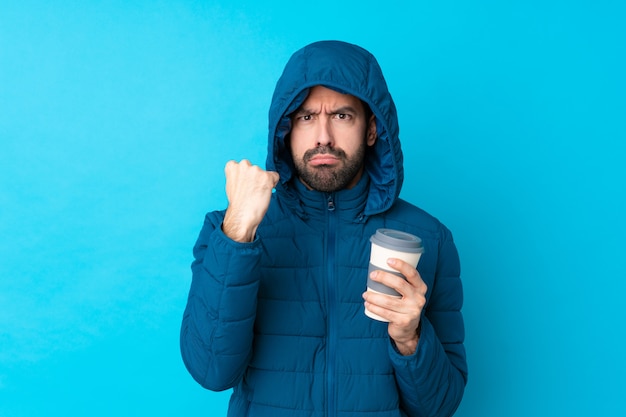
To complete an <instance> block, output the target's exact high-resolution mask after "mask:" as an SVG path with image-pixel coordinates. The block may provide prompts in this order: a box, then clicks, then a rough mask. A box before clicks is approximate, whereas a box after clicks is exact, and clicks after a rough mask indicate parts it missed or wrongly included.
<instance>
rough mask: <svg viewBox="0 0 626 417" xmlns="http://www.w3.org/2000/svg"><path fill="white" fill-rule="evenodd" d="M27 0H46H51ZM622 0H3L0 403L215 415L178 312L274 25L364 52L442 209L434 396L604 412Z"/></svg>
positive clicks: (610, 374) (618, 156) (411, 177)
mask: <svg viewBox="0 0 626 417" xmlns="http://www.w3.org/2000/svg"><path fill="white" fill-rule="evenodd" d="M51 3H58V4H55V5H52V4H51ZM625 12H626V7H625V6H624V3H623V2H622V1H618V0H615V1H608V0H595V1H591V0H589V1H582V0H581V1H577V0H569V1H549V0H548V1H539V0H530V1H529V0H525V1H522V0H519V1H507V2H502V1H487V0H475V1H462V0H438V1H434V0H428V1H397V2H393V1H391V2H383V3H381V2H380V1H363V0H358V1H350V0H348V1H344V2H327V1H323V0H322V1H319V2H313V3H299V2H293V1H273V2H263V1H254V0H250V1H240V2H236V1H232V2H230V1H229V2H226V1H224V2H215V1H205V2H200V1H196V2H194V1H182V0H178V1H176V0H173V1H121V0H110V1H89V2H83V1H65V2H44V1H39V2H37V1H29V0H22V1H19V2H17V1H9V0H7V1H2V2H1V3H0V417H23V416H41V415H48V416H68V415H69V416H82V415H90V416H111V415H116V416H136V415H146V416H173V415H215V416H219V415H225V410H226V405H227V399H228V392H226V393H212V392H209V391H205V390H203V389H202V388H201V387H200V386H198V385H197V384H196V383H195V382H194V381H193V380H192V379H191V377H190V376H189V375H188V374H187V372H186V370H185V369H184V366H183V364H182V361H181V359H180V355H179V351H178V331H179V323H180V319H181V315H182V311H183V308H184V305H185V301H186V294H187V290H188V286H189V283H190V279H191V276H190V270H189V264H190V262H191V247H192V245H193V243H194V241H195V239H196V236H197V234H198V232H199V230H200V227H201V224H202V221H203V216H204V213H205V212H206V211H209V210H212V209H217V208H223V207H225V204H226V200H225V196H224V179H223V166H224V164H225V162H226V161H227V160H229V159H240V158H244V157H245V158H249V159H251V160H252V161H253V162H254V163H257V164H261V165H263V164H264V161H265V149H266V145H265V144H266V129H267V118H266V114H267V109H268V107H269V102H270V97H271V94H272V91H273V88H274V84H275V82H276V80H277V78H278V77H279V75H280V73H281V71H282V68H283V66H284V64H285V63H286V61H287V59H288V58H289V56H290V55H291V53H292V52H294V51H295V50H296V49H298V48H300V47H301V46H303V45H305V44H307V43H309V42H312V41H315V40H320V39H342V40H346V41H350V42H354V43H357V44H360V45H362V46H364V47H365V48H367V49H369V50H370V51H371V52H373V53H374V55H376V57H377V58H378V60H379V62H380V64H381V66H382V68H383V71H384V72H385V75H386V77H387V81H388V84H389V87H390V89H391V91H392V94H393V96H394V98H395V100H396V104H397V106H398V110H399V117H400V126H401V139H402V140H403V147H404V151H405V160H406V181H405V187H404V189H403V193H402V196H403V197H404V198H406V199H408V200H410V201H412V202H413V203H415V204H417V205H419V206H421V207H423V208H424V209H426V210H428V211H429V212H431V213H433V214H434V215H436V216H437V217H439V218H440V219H441V220H442V221H443V222H444V223H446V224H447V225H448V226H449V228H450V229H452V231H453V233H454V235H455V239H456V241H457V244H458V247H459V251H460V254H461V259H462V264H463V278H464V286H465V296H466V303H465V307H464V314H465V318H466V327H467V345H466V346H467V353H468V359H469V366H470V380H469V384H468V386H467V390H466V395H465V398H464V400H463V403H462V405H461V407H460V409H459V411H458V413H457V416H492V417H496V416H497V417H501V416H529V415H532V416H554V415H568V416H599V415H601V416H623V415H626V403H625V402H624V401H623V396H624V393H625V391H624V387H625V385H624V375H625V374H626V360H625V359H624V353H623V352H624V342H623V341H624V336H626V335H625V333H626V331H625V325H624V321H625V319H626V315H625V313H624V309H623V302H622V300H623V299H624V296H623V293H624V291H625V290H626V285H625V282H626V274H625V272H624V267H623V260H624V252H625V249H626V245H625V244H624V237H625V236H626V221H625V220H624V213H625V212H626V204H625V202H624V200H625V198H624V197H625V194H626V193H625V191H626V190H625V188H626V187H625V179H626V178H625V177H626V175H625V174H626V172H625V168H624V165H625V164H624V159H625V156H626V152H625V150H624V143H625V141H626V128H625V122H624V120H625V116H626V83H625V81H624V80H625V77H624V74H626V61H625V60H626V58H625V56H626V32H625V30H624V21H626V13H625Z"/></svg>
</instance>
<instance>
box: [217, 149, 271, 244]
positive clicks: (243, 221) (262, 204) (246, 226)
mask: <svg viewBox="0 0 626 417" xmlns="http://www.w3.org/2000/svg"><path fill="white" fill-rule="evenodd" d="M224 172H225V174H226V196H227V197H228V208H227V209H226V215H225V217H224V223H222V230H223V231H224V234H226V236H228V237H229V238H231V239H232V240H235V241H237V242H252V240H254V235H255V233H256V229H257V227H258V226H259V224H260V223H261V220H263V217H264V216H265V213H266V212H267V208H268V207H269V204H270V198H271V197H272V189H273V188H274V187H275V186H276V184H277V183H278V180H279V176H278V173H276V172H271V171H269V172H268V171H264V170H263V169H261V168H260V167H258V166H256V165H252V164H251V163H250V161H248V160H246V159H244V160H242V161H241V162H235V161H229V162H228V163H227V164H226V168H225V169H224Z"/></svg>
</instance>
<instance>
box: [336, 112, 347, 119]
mask: <svg viewBox="0 0 626 417" xmlns="http://www.w3.org/2000/svg"><path fill="white" fill-rule="evenodd" d="M349 118H350V115H349V114H346V113H337V119H340V120H348V119H349Z"/></svg>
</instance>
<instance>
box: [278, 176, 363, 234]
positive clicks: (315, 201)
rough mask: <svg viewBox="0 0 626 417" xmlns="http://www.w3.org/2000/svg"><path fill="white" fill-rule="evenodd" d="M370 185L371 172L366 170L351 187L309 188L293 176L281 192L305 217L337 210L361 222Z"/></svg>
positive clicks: (320, 215) (300, 214)
mask: <svg viewBox="0 0 626 417" xmlns="http://www.w3.org/2000/svg"><path fill="white" fill-rule="evenodd" d="M369 185H370V178H369V174H368V173H367V171H364V172H363V176H362V177H361V179H360V180H359V182H358V183H357V184H356V185H355V186H354V187H352V188H350V189H344V190H340V191H336V192H333V193H325V192H321V191H316V190H309V189H308V188H307V187H306V186H305V185H304V184H303V183H302V182H301V181H300V180H299V179H297V178H293V179H292V180H291V181H290V182H289V184H287V186H286V187H284V188H282V191H281V190H279V192H281V193H282V194H283V196H284V197H287V199H288V200H291V204H289V205H290V206H292V207H293V208H294V209H295V210H296V211H297V213H298V215H299V216H300V217H302V218H303V219H308V218H316V217H323V216H325V215H326V212H327V211H336V212H338V213H339V215H340V216H341V217H342V218H347V219H350V220H351V221H355V222H360V221H363V219H364V211H365V206H366V203H367V199H368V189H369Z"/></svg>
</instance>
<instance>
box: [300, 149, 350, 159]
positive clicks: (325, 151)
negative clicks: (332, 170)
mask: <svg viewBox="0 0 626 417" xmlns="http://www.w3.org/2000/svg"><path fill="white" fill-rule="evenodd" d="M321 154H329V155H332V156H334V157H335V158H339V159H345V157H346V153H345V152H344V151H343V150H341V149H339V148H331V147H330V146H327V145H323V146H319V147H317V148H314V149H309V150H308V151H306V152H305V153H304V156H303V157H302V160H303V161H304V162H309V161H310V160H311V158H313V157H314V156H315V155H321Z"/></svg>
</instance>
